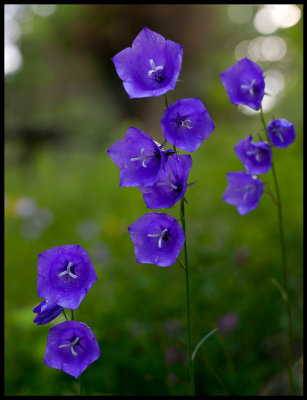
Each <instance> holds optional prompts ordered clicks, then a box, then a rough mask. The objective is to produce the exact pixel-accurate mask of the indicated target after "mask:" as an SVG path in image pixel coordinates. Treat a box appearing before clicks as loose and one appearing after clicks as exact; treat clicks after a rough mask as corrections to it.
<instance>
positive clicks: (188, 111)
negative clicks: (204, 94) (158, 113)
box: [161, 98, 214, 152]
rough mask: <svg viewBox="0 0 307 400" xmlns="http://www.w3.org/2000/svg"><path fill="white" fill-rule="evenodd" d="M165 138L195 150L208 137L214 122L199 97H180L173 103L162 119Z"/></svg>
mask: <svg viewBox="0 0 307 400" xmlns="http://www.w3.org/2000/svg"><path fill="white" fill-rule="evenodd" d="M161 126H162V131H163V134H164V137H165V139H166V140H167V141H168V142H170V143H171V144H173V145H174V146H176V147H178V148H179V149H182V150H185V151H191V152H193V151H195V150H197V149H198V147H199V146H200V145H201V143H202V142H203V141H204V140H205V139H207V137H208V136H209V135H210V134H211V132H212V131H213V129H214V124H213V121H212V119H211V118H210V115H209V114H208V111H207V110H206V107H205V106H204V104H203V103H202V102H201V100H200V99H198V98H191V99H179V100H177V101H176V102H175V103H173V104H171V105H170V106H169V107H168V108H167V109H166V110H165V111H164V114H163V117H162V119H161Z"/></svg>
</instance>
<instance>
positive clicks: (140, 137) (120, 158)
mask: <svg viewBox="0 0 307 400" xmlns="http://www.w3.org/2000/svg"><path fill="white" fill-rule="evenodd" d="M107 153H108V154H109V156H110V157H111V159H112V160H113V161H114V163H115V164H116V165H117V166H118V167H119V168H120V184H119V186H126V187H127V186H149V185H153V184H154V183H155V181H156V180H157V177H158V175H159V173H160V171H161V169H162V168H163V166H164V165H165V162H166V157H165V152H164V151H163V148H162V146H161V145H160V144H159V143H157V142H155V141H154V140H153V139H152V138H151V137H150V136H149V135H147V133H145V132H143V131H141V130H140V129H138V128H134V127H130V128H129V129H128V130H127V132H126V135H125V138H124V139H121V140H119V141H118V142H116V143H115V144H113V146H111V147H110V149H109V150H108V151H107Z"/></svg>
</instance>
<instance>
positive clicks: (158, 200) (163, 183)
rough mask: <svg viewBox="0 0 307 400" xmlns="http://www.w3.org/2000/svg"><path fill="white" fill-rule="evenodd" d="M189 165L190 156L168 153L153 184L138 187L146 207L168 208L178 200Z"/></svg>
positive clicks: (190, 164) (185, 186)
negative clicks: (165, 161)
mask: <svg viewBox="0 0 307 400" xmlns="http://www.w3.org/2000/svg"><path fill="white" fill-rule="evenodd" d="M191 167H192V158H191V156H189V155H185V154H183V155H179V156H178V155H177V154H172V155H169V156H168V158H167V163H166V165H165V167H164V168H163V169H162V170H161V172H160V175H159V176H158V179H157V181H156V183H155V184H154V185H153V186H147V187H139V189H140V191H141V192H142V193H143V199H144V202H145V204H146V205H147V208H152V209H157V208H170V207H172V206H173V205H174V204H175V203H176V202H177V201H178V200H180V199H181V198H182V196H183V195H184V193H185V191H186V188H187V180H188V176H189V172H190V168H191Z"/></svg>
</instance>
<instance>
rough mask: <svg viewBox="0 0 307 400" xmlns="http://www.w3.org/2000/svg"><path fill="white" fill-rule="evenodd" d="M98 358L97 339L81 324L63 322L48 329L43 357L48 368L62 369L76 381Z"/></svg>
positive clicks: (71, 321) (77, 322)
mask: <svg viewBox="0 0 307 400" xmlns="http://www.w3.org/2000/svg"><path fill="white" fill-rule="evenodd" d="M99 357H100V349H99V345H98V342H97V339H96V337H95V335H94V333H93V331H92V330H91V329H90V328H89V327H88V326H87V325H86V324H84V323H83V322H79V321H73V320H70V321H64V322H62V323H61V324H58V325H55V326H54V327H52V328H51V329H50V332H49V335H48V338H47V346H46V352H45V357H44V362H45V364H46V365H48V366H49V367H51V368H56V369H62V370H63V371H64V372H66V373H67V374H69V375H72V376H74V377H75V378H76V379H77V378H78V376H79V375H80V374H81V373H82V372H83V371H84V370H85V369H86V368H87V367H88V366H89V365H90V364H92V363H93V362H94V361H96V360H97V359H98V358H99Z"/></svg>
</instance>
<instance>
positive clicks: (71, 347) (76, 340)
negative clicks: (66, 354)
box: [59, 337, 79, 356]
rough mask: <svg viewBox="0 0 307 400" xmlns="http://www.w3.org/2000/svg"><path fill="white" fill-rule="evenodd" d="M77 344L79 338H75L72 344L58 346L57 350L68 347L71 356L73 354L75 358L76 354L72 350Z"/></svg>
mask: <svg viewBox="0 0 307 400" xmlns="http://www.w3.org/2000/svg"><path fill="white" fill-rule="evenodd" d="M78 342H79V338H78V337H76V339H75V340H74V341H73V342H72V343H67V344H61V345H60V346H59V349H61V348H63V347H70V350H71V352H72V354H73V355H74V356H77V355H78V353H77V352H76V351H75V350H74V345H75V344H77V343H78Z"/></svg>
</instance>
